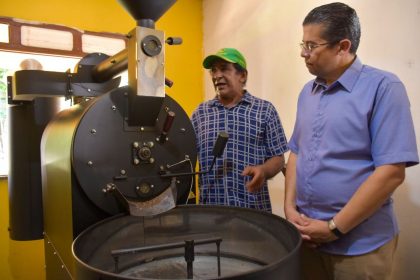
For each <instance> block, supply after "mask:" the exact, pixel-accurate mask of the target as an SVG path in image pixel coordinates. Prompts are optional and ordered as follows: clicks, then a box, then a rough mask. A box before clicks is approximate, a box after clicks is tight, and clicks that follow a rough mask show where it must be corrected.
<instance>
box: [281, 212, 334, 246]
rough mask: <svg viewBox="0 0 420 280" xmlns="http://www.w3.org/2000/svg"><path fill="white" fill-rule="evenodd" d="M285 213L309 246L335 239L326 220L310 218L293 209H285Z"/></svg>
mask: <svg viewBox="0 0 420 280" xmlns="http://www.w3.org/2000/svg"><path fill="white" fill-rule="evenodd" d="M285 215H286V218H287V220H288V221H289V222H291V223H292V224H293V225H295V226H296V228H297V229H298V230H299V232H300V234H301V236H302V239H303V241H304V243H305V245H307V246H309V247H311V248H316V247H318V246H320V245H321V244H322V243H328V242H331V241H334V240H336V239H337V236H335V235H334V233H333V232H332V231H331V230H330V229H329V227H328V222H327V221H323V220H316V219H311V218H309V217H307V216H305V215H304V214H302V213H299V212H298V211H297V210H295V209H288V210H285Z"/></svg>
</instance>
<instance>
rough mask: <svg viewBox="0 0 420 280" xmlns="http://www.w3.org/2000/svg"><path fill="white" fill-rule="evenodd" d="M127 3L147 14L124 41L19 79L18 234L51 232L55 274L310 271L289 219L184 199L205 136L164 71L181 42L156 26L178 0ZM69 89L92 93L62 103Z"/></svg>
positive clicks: (13, 84) (243, 275) (15, 90)
mask: <svg viewBox="0 0 420 280" xmlns="http://www.w3.org/2000/svg"><path fill="white" fill-rule="evenodd" d="M119 2H120V3H121V4H122V6H123V7H124V8H125V9H126V10H127V11H128V12H129V13H130V14H131V15H132V16H133V18H134V19H135V20H136V22H137V26H136V27H135V28H134V29H133V30H132V31H131V32H130V33H129V35H128V36H127V37H128V45H127V48H126V49H125V50H123V51H121V52H119V53H117V54H116V55H114V56H112V57H108V56H107V55H104V54H100V53H94V54H90V55H87V56H86V57H84V58H82V59H81V60H80V62H79V63H78V65H77V66H76V70H75V72H74V73H58V72H49V71H38V70H22V71H17V72H16V73H15V75H14V76H13V77H9V89H8V92H9V104H10V109H9V113H10V119H11V123H10V130H11V131H10V133H11V171H10V174H9V200H10V237H11V239H14V240H34V239H41V238H43V239H44V240H45V258H46V260H45V262H46V275H47V280H57V279H60V280H61V279H63V280H65V279H81V280H84V279H86V280H88V279H95V280H99V279H104V280H105V279H106V280H107V279H245V280H246V279H267V280H271V279H273V280H274V279H276V280H278V279H299V268H298V267H299V259H298V250H299V247H300V244H301V239H300V235H299V233H298V232H297V230H296V229H295V228H294V227H293V226H292V225H291V224H290V223H288V222H287V221H285V220H284V219H282V218H280V217H277V216H275V215H272V214H269V213H265V212H260V211H256V210H251V209H244V208H235V207H223V206H207V205H185V204H187V201H188V198H189V194H190V192H191V190H192V188H193V182H194V175H197V173H195V172H194V167H195V164H196V156H197V153H196V150H195V146H196V145H195V136H194V131H193V128H192V125H191V123H190V121H189V118H188V115H187V114H186V113H185V111H184V110H183V109H182V107H181V106H180V105H179V104H178V103H177V102H176V101H175V100H174V99H172V98H171V97H169V96H168V95H166V94H165V85H166V86H171V84H172V82H171V81H170V80H168V79H167V78H165V71H164V66H165V50H164V44H165V42H166V43H168V44H169V45H171V44H180V43H181V41H182V40H181V39H179V38H170V37H169V38H167V39H166V40H165V35H164V32H162V31H159V30H156V29H155V22H156V21H157V20H158V19H159V18H160V17H161V16H162V15H163V14H164V13H165V12H166V11H167V10H168V9H169V8H170V7H171V6H172V5H173V4H174V3H175V2H176V0H120V1H119ZM126 69H128V76H129V82H128V86H123V87H119V82H120V78H118V77H117V78H115V77H116V76H118V74H120V73H121V72H122V71H124V70H126ZM61 96H66V97H71V98H74V99H75V100H76V99H79V100H82V101H81V102H78V103H77V104H75V105H74V106H72V107H71V108H69V109H66V110H63V111H61V112H58V101H57V100H58V97H61ZM75 103H76V102H75ZM226 141H228V135H227V134H226V133H224V132H221V133H220V135H219V138H218V140H217V141H216V146H215V148H214V153H213V155H214V160H223V159H222V158H218V157H219V156H221V155H222V154H223V149H224V146H225V145H226ZM213 162H214V161H213ZM199 173H200V172H199ZM199 173H198V175H199Z"/></svg>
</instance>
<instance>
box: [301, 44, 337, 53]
mask: <svg viewBox="0 0 420 280" xmlns="http://www.w3.org/2000/svg"><path fill="white" fill-rule="evenodd" d="M329 44H330V43H329V42H327V43H322V44H315V43H300V44H299V45H300V47H301V48H302V50H303V51H305V52H307V53H311V52H312V51H313V50H314V49H316V48H318V47H320V46H325V45H329Z"/></svg>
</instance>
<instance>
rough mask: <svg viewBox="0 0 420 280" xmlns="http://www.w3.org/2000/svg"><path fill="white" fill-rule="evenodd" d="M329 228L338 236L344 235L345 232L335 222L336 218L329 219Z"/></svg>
mask: <svg viewBox="0 0 420 280" xmlns="http://www.w3.org/2000/svg"><path fill="white" fill-rule="evenodd" d="M328 228H329V229H330V230H331V231H332V233H333V234H334V235H335V236H337V237H338V238H340V237H341V236H343V235H344V233H342V232H341V231H340V230H339V229H338V228H337V225H336V224H335V223H334V219H331V220H329V221H328Z"/></svg>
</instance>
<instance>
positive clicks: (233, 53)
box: [203, 48, 246, 69]
mask: <svg viewBox="0 0 420 280" xmlns="http://www.w3.org/2000/svg"><path fill="white" fill-rule="evenodd" d="M217 59H223V60H225V61H227V62H230V63H237V64H239V65H240V66H241V67H242V68H244V69H246V61H245V57H244V56H243V55H242V54H241V53H240V52H239V51H238V50H237V49H233V48H223V49H221V50H219V51H218V52H217V53H215V54H212V55H209V56H207V57H206V58H205V59H204V60H203V66H204V68H206V69H210V68H211V67H212V65H213V63H214V61H216V60H217Z"/></svg>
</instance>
